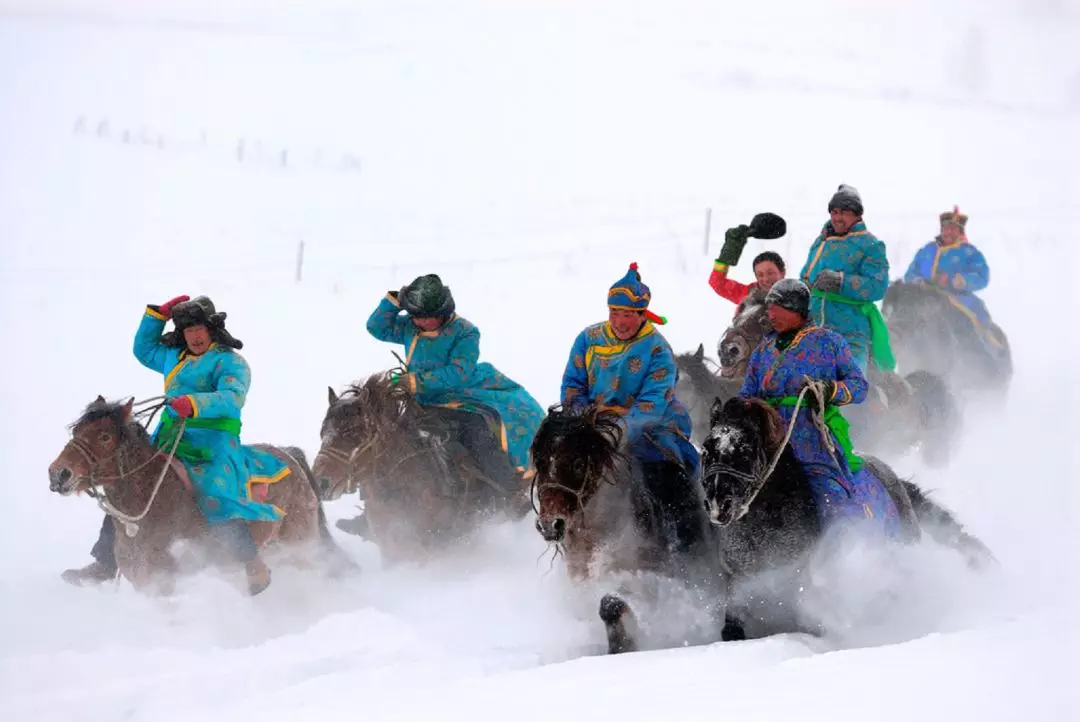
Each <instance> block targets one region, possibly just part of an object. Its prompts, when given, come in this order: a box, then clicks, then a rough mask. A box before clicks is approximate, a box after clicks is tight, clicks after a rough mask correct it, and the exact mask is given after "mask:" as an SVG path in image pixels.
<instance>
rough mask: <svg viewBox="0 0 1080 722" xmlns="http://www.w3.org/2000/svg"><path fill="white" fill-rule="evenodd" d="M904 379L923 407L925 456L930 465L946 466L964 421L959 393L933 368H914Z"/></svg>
mask: <svg viewBox="0 0 1080 722" xmlns="http://www.w3.org/2000/svg"><path fill="white" fill-rule="evenodd" d="M904 380H905V381H907V383H908V385H909V386H911V389H912V391H913V392H914V394H915V400H916V402H917V404H918V408H919V423H920V426H922V429H923V440H922V441H923V443H922V446H923V449H922V453H923V459H924V460H925V461H926V462H927V464H928V465H930V466H934V467H941V466H944V465H945V463H946V462H947V461H948V459H949V455H950V453H951V447H952V445H953V443H954V442H955V441H956V439H957V437H958V436H959V435H960V426H961V423H962V421H963V414H962V413H961V411H960V404H959V402H958V401H957V399H956V395H955V394H953V392H952V391H951V390H950V389H949V387H948V386H947V385H946V384H945V380H944V379H943V378H941V377H940V376H938V375H937V374H934V373H931V372H929V371H924V370H919V371H913V372H911V373H910V374H908V375H907V376H905V377H904Z"/></svg>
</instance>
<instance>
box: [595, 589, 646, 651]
mask: <svg viewBox="0 0 1080 722" xmlns="http://www.w3.org/2000/svg"><path fill="white" fill-rule="evenodd" d="M600 619H601V620H603V622H604V628H605V630H606V631H607V640H608V654H621V653H623V652H636V651H637V650H638V642H637V639H638V635H639V633H640V630H639V627H638V623H637V618H636V617H635V616H634V612H633V610H632V609H630V605H629V604H627V603H626V602H625V601H624V600H623V599H622V598H621V597H619V596H617V595H615V594H605V595H604V597H603V598H602V599H601V600H600Z"/></svg>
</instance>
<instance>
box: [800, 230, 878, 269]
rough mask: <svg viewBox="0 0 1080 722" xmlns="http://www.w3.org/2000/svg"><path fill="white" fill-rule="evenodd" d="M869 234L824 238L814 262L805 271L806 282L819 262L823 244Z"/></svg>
mask: <svg viewBox="0 0 1080 722" xmlns="http://www.w3.org/2000/svg"><path fill="white" fill-rule="evenodd" d="M869 232H870V231H854V232H852V233H847V234H845V235H843V236H826V237H825V240H824V241H823V242H822V243H821V245H820V246H818V249H817V253H816V254H815V255H814V260H813V261H811V262H810V267H809V268H807V269H806V278H807V280H809V278H810V274H811V273H813V272H814V268H815V267H816V266H817V263H818V261H820V260H821V253H822V251H824V250H825V243H827V242H829V241H842V240H844V239H845V238H854V237H855V236H865V235H866V234H867V233H869Z"/></svg>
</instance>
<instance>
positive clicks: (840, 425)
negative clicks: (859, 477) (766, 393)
mask: <svg viewBox="0 0 1080 722" xmlns="http://www.w3.org/2000/svg"><path fill="white" fill-rule="evenodd" d="M810 393H811V392H807V395H806V396H805V397H804V398H803V405H802V408H806V399H807V398H809V397H810ZM765 401H766V402H768V403H769V405H770V406H794V405H795V404H797V403H798V402H799V397H798V396H782V397H780V398H772V399H765ZM825 426H827V427H828V429H829V431H831V432H832V433H833V436H835V437H836V440H837V441H838V442H839V443H840V448H841V449H843V451H844V458H845V459H847V465H848V468H849V469H851V473H852V474H855V473H857V472H858V471H859V469H861V468H862V467H863V459H862V457H861V456H858V455H857V454H856V453H855V452H854V451H853V450H852V447H851V432H850V429H851V424H850V423H849V422H848V420H847V419H845V418H844V415H843V414H842V413H840V409H839V408H838V407H836V406H833V405H832V404H828V405H826V406H825Z"/></svg>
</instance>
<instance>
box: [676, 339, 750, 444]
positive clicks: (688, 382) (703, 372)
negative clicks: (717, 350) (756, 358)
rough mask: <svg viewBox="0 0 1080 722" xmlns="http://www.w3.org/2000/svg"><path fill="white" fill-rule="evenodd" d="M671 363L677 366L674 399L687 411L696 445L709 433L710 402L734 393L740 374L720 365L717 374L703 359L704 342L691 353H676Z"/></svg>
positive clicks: (740, 385)
mask: <svg viewBox="0 0 1080 722" xmlns="http://www.w3.org/2000/svg"><path fill="white" fill-rule="evenodd" d="M751 350H753V349H751ZM675 365H676V366H677V367H678V369H679V375H678V378H677V379H676V381H675V398H677V399H678V400H679V401H681V402H682V403H683V406H685V407H686V410H687V411H688V412H689V413H690V423H691V427H690V428H691V432H690V441H692V442H693V443H694V445H695V446H697V447H699V448H700V447H701V444H702V443H703V442H704V441H705V437H706V436H708V434H709V414H710V412H711V410H712V405H713V401H715V400H716V399H721V400H723V401H726V400H727V399H730V398H731V397H732V396H735V395H736V394H738V393H739V389H740V388H742V377H741V376H740V377H739V378H734V377H733V376H732V375H731V374H729V373H728V371H727V369H726V368H721V369H720V373H717V372H715V371H714V370H713V368H714V362H713V361H711V360H709V359H707V358H705V345H704V344H701V345H699V346H698V348H697V351H694V352H693V353H681V354H678V355H676V356H675ZM744 373H745V371H744Z"/></svg>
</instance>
